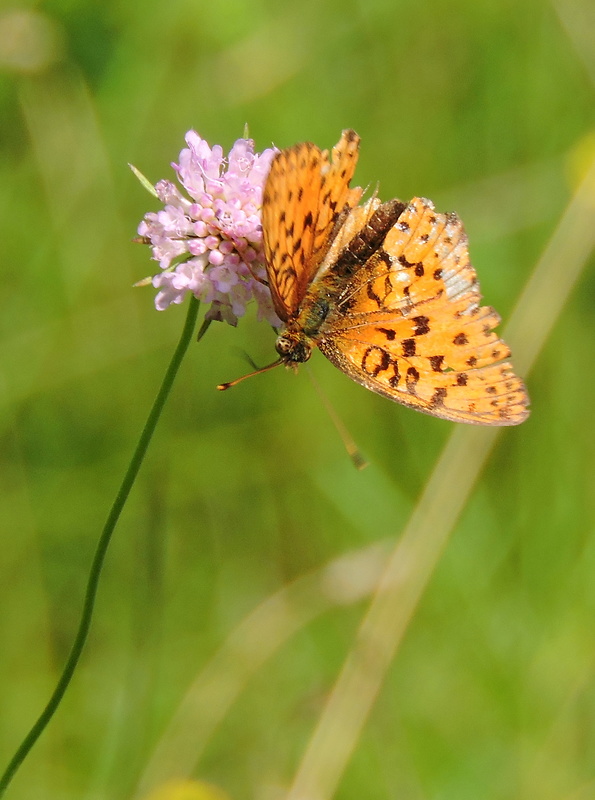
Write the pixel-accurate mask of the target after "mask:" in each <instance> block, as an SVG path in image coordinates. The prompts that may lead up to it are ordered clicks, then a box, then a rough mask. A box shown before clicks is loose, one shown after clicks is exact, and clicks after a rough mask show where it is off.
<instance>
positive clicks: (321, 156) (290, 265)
mask: <svg viewBox="0 0 595 800" xmlns="http://www.w3.org/2000/svg"><path fill="white" fill-rule="evenodd" d="M358 148H359V137H358V136H357V134H356V133H354V131H343V134H342V136H341V139H340V141H339V143H338V144H337V145H336V147H334V148H333V152H332V160H331V159H330V158H329V154H328V151H327V150H324V151H321V150H320V148H318V147H317V146H316V145H314V144H311V143H310V142H305V143H303V144H299V145H295V146H294V147H290V148H288V149H287V150H282V151H281V152H280V153H278V154H277V155H276V156H275V158H274V159H273V162H272V164H271V169H270V172H269V175H268V178H267V181H266V183H265V188H264V196H263V204H262V226H263V239H264V252H265V259H266V264H267V277H268V282H269V286H270V289H271V294H272V296H273V302H274V304H275V310H276V311H277V314H278V315H279V317H280V318H281V319H283V320H287V319H289V318H290V317H291V316H293V315H294V314H295V313H296V311H297V310H298V308H299V305H300V303H301V301H302V299H303V297H304V295H305V293H306V290H307V288H308V285H309V284H310V282H311V280H312V278H313V277H314V275H315V274H316V271H317V269H318V267H319V265H320V263H321V262H322V260H323V259H324V257H325V255H326V253H327V252H328V250H329V248H330V246H331V244H332V241H333V238H334V236H335V235H336V233H337V231H338V229H339V227H340V224H339V223H340V218H341V216H342V215H343V216H344V215H345V213H346V211H348V210H349V209H350V208H352V207H353V206H355V205H357V203H358V202H359V199H360V197H361V189H350V188H349V182H350V181H351V178H352V177H353V173H354V171H355V166H356V163H357V157H358Z"/></svg>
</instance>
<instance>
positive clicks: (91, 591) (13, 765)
mask: <svg viewBox="0 0 595 800" xmlns="http://www.w3.org/2000/svg"><path fill="white" fill-rule="evenodd" d="M198 307H199V302H198V300H196V299H195V298H194V297H191V298H190V306H189V308H188V315H187V317H186V323H185V325H184V329H183V331H182V335H181V337H180V341H179V343H178V346H177V347H176V350H175V352H174V354H173V357H172V360H171V362H170V364H169V367H168V368H167V372H166V373H165V376H164V378H163V383H162V384H161V388H160V389H159V393H158V394H157V397H156V398H155V402H154V403H153V407H152V408H151V411H150V413H149V416H148V417H147V421H146V423H145V427H144V428H143V431H142V433H141V435H140V439H139V441H138V444H137V446H136V450H135V451H134V454H133V456H132V459H131V461H130V464H129V466H128V469H127V471H126V475H125V476H124V480H123V481H122V485H121V486H120V489H119V491H118V494H117V495H116V499H115V500H114V503H113V505H112V507H111V510H110V512H109V514H108V517H107V520H106V523H105V526H104V528H103V531H102V532H101V536H100V537H99V541H98V543H97V549H96V551H95V556H94V557H93V563H92V565H91V570H90V572H89V580H88V582H87V589H86V592H85V600H84V604H83V611H82V614H81V620H80V623H79V627H78V630H77V633H76V637H75V639H74V643H73V645H72V649H71V651H70V654H69V656H68V659H67V660H66V664H65V665H64V669H63V670H62V674H61V675H60V678H59V680H58V683H57V684H56V688H55V689H54V691H53V693H52V696H51V697H50V699H49V701H48V703H47V705H46V707H45V708H44V709H43V711H42V712H41V714H40V715H39V717H38V719H37V721H36V722H35V724H34V725H33V727H32V728H31V730H30V731H29V733H28V734H27V735H26V736H25V738H24V739H23V741H22V742H21V744H20V745H19V747H18V749H17V751H16V753H15V754H14V756H13V757H12V759H11V761H10V763H9V764H8V766H7V767H6V770H5V771H4V774H3V775H2V777H0V797H2V796H3V795H4V792H5V791H6V789H7V788H8V785H9V784H10V782H11V780H12V778H13V777H14V775H15V773H16V771H17V770H18V768H19V767H20V766H21V764H22V763H23V761H24V760H25V758H26V757H27V755H28V754H29V752H30V750H31V748H32V747H33V745H34V744H35V742H36V741H37V740H38V739H39V737H40V736H41V734H42V733H43V731H44V730H45V728H46V727H47V725H48V723H49V722H50V720H51V718H52V717H53V716H54V713H55V712H56V710H57V708H58V706H59V705H60V702H61V700H62V698H63V696H64V693H65V692H66V689H67V688H68V685H69V684H70V681H71V680H72V676H73V674H74V671H75V669H76V666H77V664H78V662H79V659H80V657H81V653H82V651H83V648H84V646H85V642H86V641H87V636H88V634H89V628H90V626H91V619H92V616H93V608H94V606H95V599H96V597H97V589H98V586H99V578H100V576H101V571H102V569H103V563H104V561H105V555H106V553H107V549H108V547H109V544H110V541H111V538H112V533H113V532H114V528H115V527H116V523H117V522H118V519H119V517H120V514H121V513H122V509H123V508H124V505H125V503H126V500H127V499H128V495H129V494H130V490H131V489H132V487H133V485H134V481H135V480H136V476H137V475H138V472H139V470H140V467H141V464H142V463H143V460H144V457H145V455H146V452H147V448H148V446H149V443H150V441H151V438H152V436H153V433H154V432H155V428H156V426H157V422H158V421H159V417H160V416H161V412H162V411H163V407H164V405H165V401H166V400H167V397H168V395H169V392H170V389H171V387H172V384H173V382H174V379H175V377H176V374H177V372H178V369H179V367H180V364H181V363H182V359H183V358H184V355H185V354H186V350H187V349H188V345H189V344H190V341H191V339H192V333H193V331H194V327H195V324H196V317H197V314H198Z"/></svg>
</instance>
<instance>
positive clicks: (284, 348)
mask: <svg viewBox="0 0 595 800" xmlns="http://www.w3.org/2000/svg"><path fill="white" fill-rule="evenodd" d="M275 349H276V350H277V352H278V353H279V355H280V356H282V357H283V360H284V361H285V362H286V363H294V364H303V363H304V361H307V360H308V359H309V358H310V356H311V355H312V345H311V344H310V343H309V342H308V339H307V337H305V336H304V335H300V334H299V333H297V334H293V335H291V334H284V335H283V336H279V337H278V339H277V341H276V342H275Z"/></svg>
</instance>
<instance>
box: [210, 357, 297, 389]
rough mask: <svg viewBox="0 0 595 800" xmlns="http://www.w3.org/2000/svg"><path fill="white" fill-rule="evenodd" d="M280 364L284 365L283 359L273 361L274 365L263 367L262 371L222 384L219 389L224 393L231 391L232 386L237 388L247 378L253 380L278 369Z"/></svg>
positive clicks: (258, 370)
mask: <svg viewBox="0 0 595 800" xmlns="http://www.w3.org/2000/svg"><path fill="white" fill-rule="evenodd" d="M280 364H283V359H282V358H278V359H277V360H276V361H273V363H272V364H267V366H266V367H261V368H260V369H255V370H254V372H249V373H248V374H247V375H242V377H241V378H236V379H235V381H229V382H228V383H220V384H219V386H217V388H218V389H219V391H220V392H224V391H225V390H226V389H231V387H232V386H237V385H238V383H241V382H242V381H245V380H246V378H253V377H254V375H260V373H261V372H268V371H269V370H270V369H273V368H274V367H278V366H279V365H280Z"/></svg>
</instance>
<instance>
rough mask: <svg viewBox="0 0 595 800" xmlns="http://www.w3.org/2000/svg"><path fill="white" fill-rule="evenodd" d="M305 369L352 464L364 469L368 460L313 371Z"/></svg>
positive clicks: (308, 368)
mask: <svg viewBox="0 0 595 800" xmlns="http://www.w3.org/2000/svg"><path fill="white" fill-rule="evenodd" d="M306 369H307V370H308V375H309V376H310V380H311V381H312V383H313V384H314V388H315V389H316V392H317V394H318V396H319V397H320V399H321V400H322V404H323V406H324V407H325V408H326V411H327V413H328V415H329V417H330V418H331V421H332V423H333V425H334V426H335V428H336V429H337V433H338V434H339V436H340V437H341V440H342V442H343V445H344V447H345V449H346V450H347V455H348V456H349V458H350V459H351V461H352V463H353V466H354V467H355V468H356V469H359V470H362V469H365V468H366V467H367V466H368V465H369V463H370V462H369V461H366V459H365V458H364V456H363V455H362V451H361V450H360V449H359V447H358V446H357V445H356V443H355V441H354V440H353V437H352V436H351V434H350V433H349V431H348V430H347V428H346V427H345V425H344V424H343V421H342V420H341V419H340V417H339V415H338V414H337V412H336V411H335V408H334V406H333V404H332V403H331V401H330V400H329V399H328V397H327V396H326V393H325V392H324V391H323V389H322V386H321V385H320V384H319V383H318V381H317V380H316V378H315V377H314V373H313V372H312V370H311V369H310V367H309V366H307V367H306Z"/></svg>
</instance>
